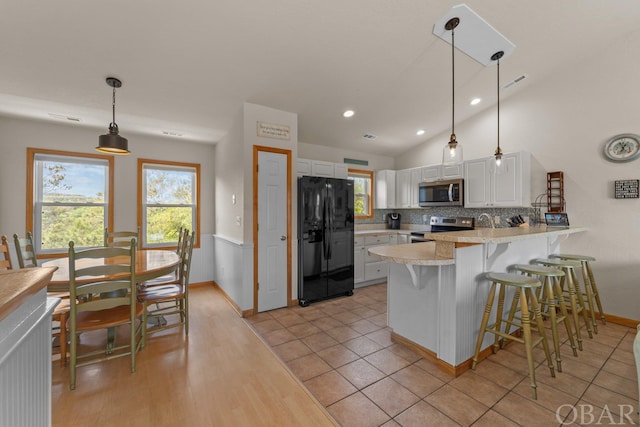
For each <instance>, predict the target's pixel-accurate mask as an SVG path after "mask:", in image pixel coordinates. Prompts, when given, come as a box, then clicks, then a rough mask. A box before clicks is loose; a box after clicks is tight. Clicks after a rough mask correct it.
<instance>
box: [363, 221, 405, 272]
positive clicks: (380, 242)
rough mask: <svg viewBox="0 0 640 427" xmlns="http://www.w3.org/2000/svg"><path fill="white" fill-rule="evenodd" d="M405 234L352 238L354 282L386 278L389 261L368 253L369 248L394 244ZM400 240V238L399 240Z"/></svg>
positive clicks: (370, 235)
mask: <svg viewBox="0 0 640 427" xmlns="http://www.w3.org/2000/svg"><path fill="white" fill-rule="evenodd" d="M402 237H404V238H405V242H406V235H397V234H393V233H391V234H389V233H386V234H369V235H365V236H359V237H356V238H355V239H354V254H353V255H354V278H353V279H354V282H355V283H363V282H373V283H380V282H384V281H385V280H386V279H387V273H388V271H389V263H388V262H387V261H383V260H381V259H380V258H379V257H377V256H375V255H370V254H369V248H372V247H374V246H384V245H395V244H397V242H398V239H399V238H400V239H401V238H402ZM400 241H402V240H400Z"/></svg>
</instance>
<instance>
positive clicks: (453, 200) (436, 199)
mask: <svg viewBox="0 0 640 427" xmlns="http://www.w3.org/2000/svg"><path fill="white" fill-rule="evenodd" d="M463 192H464V186H463V180H462V178H460V179H449V180H446V181H432V182H421V183H420V184H418V203H419V205H420V206H421V207H431V206H464V195H463V194H464V193H463Z"/></svg>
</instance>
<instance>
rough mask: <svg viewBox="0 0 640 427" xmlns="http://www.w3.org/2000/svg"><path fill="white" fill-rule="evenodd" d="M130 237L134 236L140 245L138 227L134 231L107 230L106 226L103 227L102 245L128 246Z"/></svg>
mask: <svg viewBox="0 0 640 427" xmlns="http://www.w3.org/2000/svg"><path fill="white" fill-rule="evenodd" d="M132 238H135V239H136V243H137V244H138V246H140V227H138V229H137V230H136V231H109V230H108V229H106V228H105V229H104V246H110V247H125V246H129V244H130V242H131V239H132Z"/></svg>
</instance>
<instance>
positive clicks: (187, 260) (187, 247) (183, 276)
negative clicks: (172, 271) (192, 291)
mask: <svg viewBox="0 0 640 427" xmlns="http://www.w3.org/2000/svg"><path fill="white" fill-rule="evenodd" d="M184 240H185V244H184V249H183V252H182V256H181V258H180V267H179V268H180V269H179V270H178V278H179V279H180V284H181V285H183V286H184V287H185V292H186V289H188V286H189V273H190V272H191V258H192V255H193V242H194V240H195V234H194V233H191V236H188V237H185V239H184Z"/></svg>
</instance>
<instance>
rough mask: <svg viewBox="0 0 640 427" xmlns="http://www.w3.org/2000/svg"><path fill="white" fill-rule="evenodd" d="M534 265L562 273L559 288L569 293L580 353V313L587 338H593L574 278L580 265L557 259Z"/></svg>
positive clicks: (537, 260) (582, 300) (545, 259)
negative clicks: (552, 268) (565, 286)
mask: <svg viewBox="0 0 640 427" xmlns="http://www.w3.org/2000/svg"><path fill="white" fill-rule="evenodd" d="M534 262H535V263H536V264H541V265H546V266H547V267H555V268H559V269H561V270H562V271H564V279H563V280H562V281H561V285H560V287H561V288H562V291H563V292H568V293H569V303H570V304H571V316H572V317H573V326H574V327H575V330H576V340H577V341H578V349H579V350H580V351H582V332H581V330H580V322H579V319H578V315H579V314H580V313H582V318H583V319H584V324H585V327H586V329H587V333H588V334H589V338H593V333H592V332H591V322H589V318H588V317H587V311H586V308H585V302H584V299H583V298H582V297H583V294H582V291H581V290H580V282H579V281H578V277H577V276H576V271H575V270H576V268H581V266H580V263H578V262H575V261H569V260H563V259H558V258H553V259H547V258H538V259H536V260H535V261H534ZM565 283H566V284H567V289H565V288H564V284H565Z"/></svg>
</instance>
